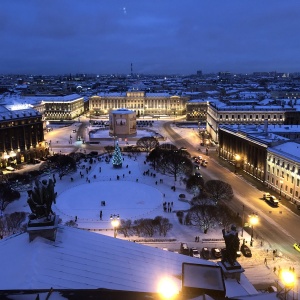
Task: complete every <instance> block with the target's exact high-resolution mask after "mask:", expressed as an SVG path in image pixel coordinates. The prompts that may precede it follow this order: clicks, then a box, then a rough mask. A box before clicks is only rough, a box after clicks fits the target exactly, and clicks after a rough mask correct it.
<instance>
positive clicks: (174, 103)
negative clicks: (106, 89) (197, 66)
mask: <svg viewBox="0 0 300 300" xmlns="http://www.w3.org/2000/svg"><path fill="white" fill-rule="evenodd" d="M188 100H189V97H187V96H178V95H170V94H168V93H146V92H145V91H128V92H126V93H99V94H97V95H95V96H92V97H90V99H89V109H90V112H91V114H94V115H101V114H108V113H110V112H111V111H112V110H116V109H120V108H127V109H130V110H133V111H135V112H136V115H137V117H139V116H144V115H152V116H156V115H157V116H160V115H171V116H174V117H175V116H176V115H178V116H179V115H183V114H185V113H186V102H187V101H188Z"/></svg>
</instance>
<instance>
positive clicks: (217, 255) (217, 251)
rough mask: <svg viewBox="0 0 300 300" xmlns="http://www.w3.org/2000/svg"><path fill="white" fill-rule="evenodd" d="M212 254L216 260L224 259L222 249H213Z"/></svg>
mask: <svg viewBox="0 0 300 300" xmlns="http://www.w3.org/2000/svg"><path fill="white" fill-rule="evenodd" d="M211 254H212V256H213V257H214V258H221V257H222V253H221V249H219V248H211Z"/></svg>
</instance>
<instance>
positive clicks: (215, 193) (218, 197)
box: [205, 180, 233, 204]
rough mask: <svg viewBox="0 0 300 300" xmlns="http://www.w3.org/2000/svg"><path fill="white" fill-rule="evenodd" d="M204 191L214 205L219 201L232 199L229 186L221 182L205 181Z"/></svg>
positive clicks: (231, 191)
mask: <svg viewBox="0 0 300 300" xmlns="http://www.w3.org/2000/svg"><path fill="white" fill-rule="evenodd" d="M205 189H206V191H207V192H208V193H209V194H210V196H211V198H212V199H213V200H214V201H215V203H216V204H217V203H218V202H219V201H229V200H231V199H232V198H233V190H232V187H231V185H230V184H228V183H226V182H224V181H221V180H209V181H207V182H206V183H205Z"/></svg>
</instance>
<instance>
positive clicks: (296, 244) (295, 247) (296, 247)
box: [293, 243, 300, 252]
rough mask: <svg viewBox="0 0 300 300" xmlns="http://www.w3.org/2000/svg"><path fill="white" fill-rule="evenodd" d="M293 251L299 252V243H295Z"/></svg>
mask: <svg viewBox="0 0 300 300" xmlns="http://www.w3.org/2000/svg"><path fill="white" fill-rule="evenodd" d="M293 247H294V249H296V250H297V251H298V252H300V243H295V244H294V245H293Z"/></svg>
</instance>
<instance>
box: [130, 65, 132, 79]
mask: <svg viewBox="0 0 300 300" xmlns="http://www.w3.org/2000/svg"><path fill="white" fill-rule="evenodd" d="M130 70H131V77H132V76H133V72H132V63H131V68H130Z"/></svg>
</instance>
